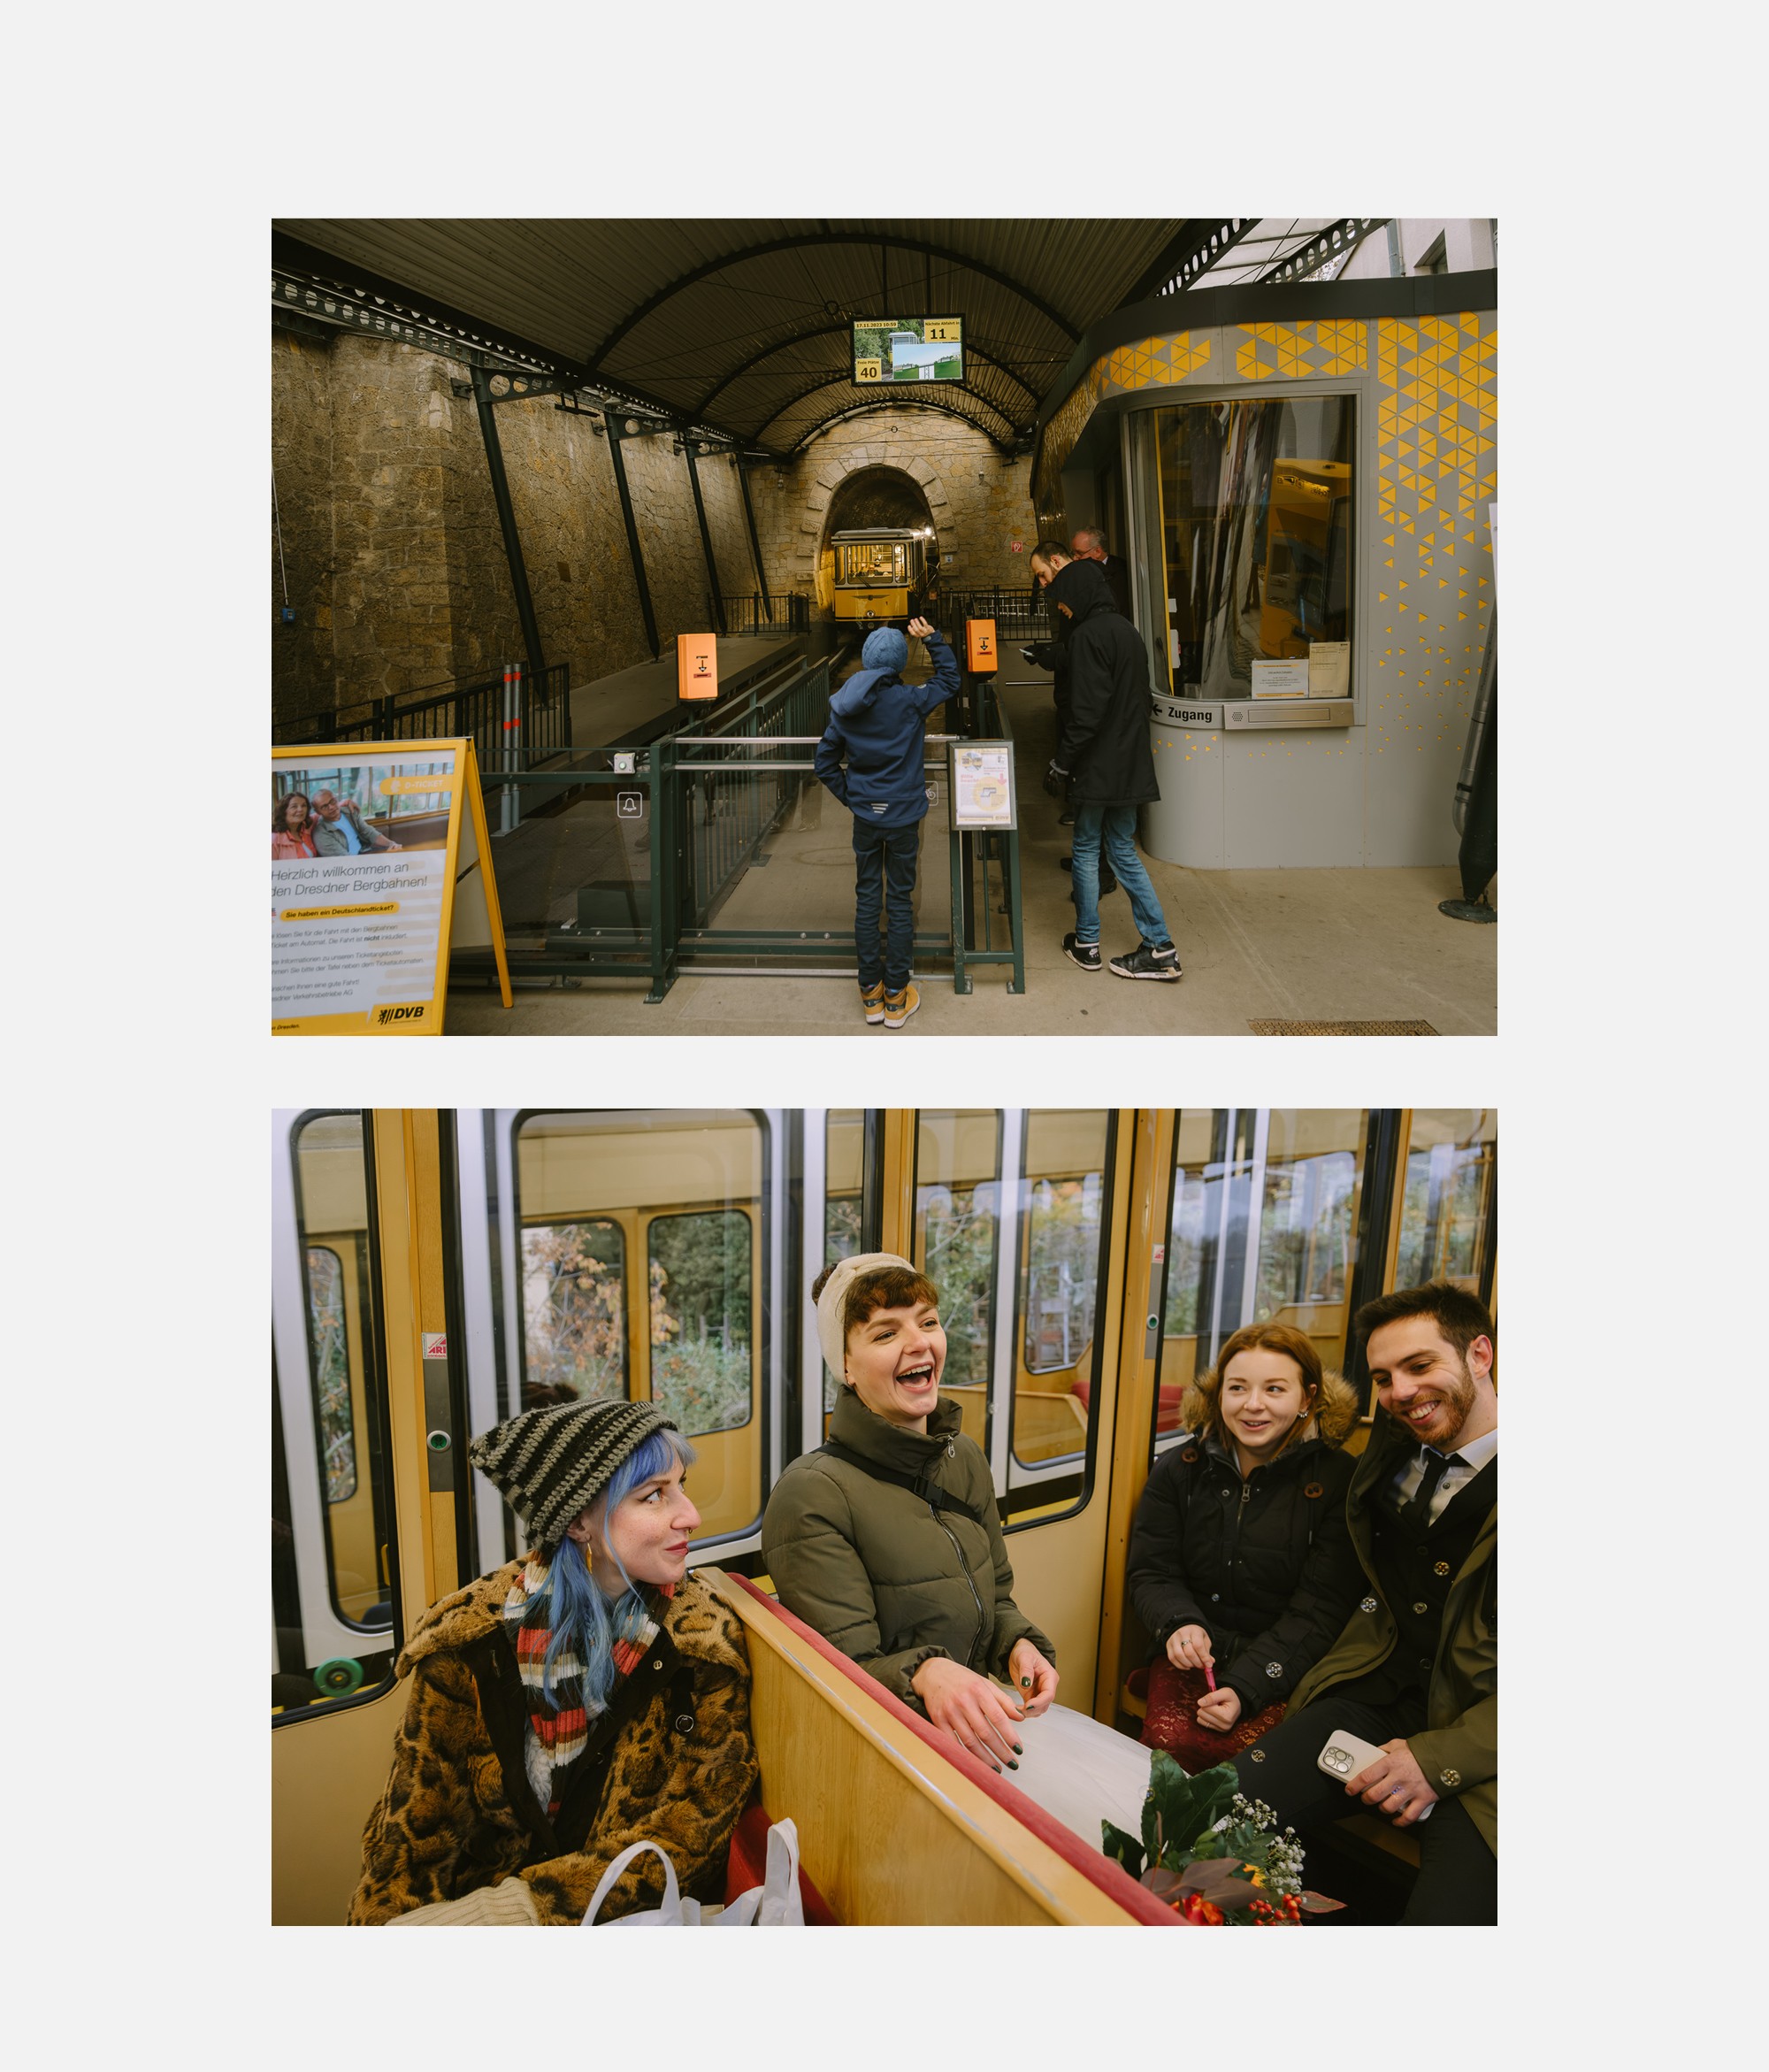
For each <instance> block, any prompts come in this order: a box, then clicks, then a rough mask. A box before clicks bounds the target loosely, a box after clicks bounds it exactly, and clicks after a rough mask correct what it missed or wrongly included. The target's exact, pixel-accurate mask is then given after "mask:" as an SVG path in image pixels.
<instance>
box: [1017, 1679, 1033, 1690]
mask: <svg viewBox="0 0 1769 2072" xmlns="http://www.w3.org/2000/svg"><path fill="white" fill-rule="evenodd" d="M1031 1687H1032V1679H1031V1678H1030V1677H1021V1678H1020V1688H1021V1690H1022V1691H1030V1689H1031Z"/></svg>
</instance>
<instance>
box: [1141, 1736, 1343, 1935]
mask: <svg viewBox="0 0 1769 2072" xmlns="http://www.w3.org/2000/svg"><path fill="white" fill-rule="evenodd" d="M1100 1826H1101V1829H1102V1830H1103V1832H1104V1835H1105V1844H1104V1846H1105V1851H1106V1853H1107V1855H1108V1856H1110V1857H1112V1858H1114V1860H1115V1861H1117V1862H1119V1863H1122V1865H1123V1867H1124V1869H1126V1870H1128V1871H1129V1872H1130V1876H1132V1877H1133V1878H1135V1879H1136V1880H1137V1883H1138V1884H1141V1885H1143V1886H1145V1888H1146V1889H1147V1890H1148V1891H1149V1892H1153V1894H1154V1896H1155V1897H1156V1899H1165V1900H1166V1901H1167V1903H1168V1906H1170V1907H1172V1908H1173V1909H1174V1911H1175V1912H1176V1914H1180V1915H1183V1916H1184V1918H1185V1919H1186V1920H1187V1921H1189V1922H1193V1923H1195V1924H1196V1925H1198V1926H1199V1927H1211V1928H1216V1927H1229V1928H1275V1927H1279V1926H1283V1925H1285V1924H1288V1923H1290V1922H1298V1921H1300V1920H1301V1918H1302V1916H1303V1915H1305V1914H1332V1913H1336V1911H1337V1910H1338V1909H1339V1908H1340V1907H1342V1906H1344V1900H1342V1899H1326V1898H1324V1897H1323V1896H1322V1895H1321V1893H1319V1892H1305V1891H1304V1890H1303V1884H1302V1845H1301V1843H1300V1842H1298V1840H1297V1838H1296V1831H1295V1830H1294V1829H1293V1828H1285V1829H1284V1830H1283V1833H1282V1834H1280V1833H1279V1832H1278V1831H1277V1815H1276V1814H1275V1813H1274V1812H1273V1811H1272V1809H1271V1807H1269V1806H1267V1804H1266V1803H1265V1801H1264V1800H1262V1799H1253V1800H1249V1799H1245V1798H1244V1797H1243V1796H1242V1793H1241V1784H1240V1779H1239V1778H1238V1777H1237V1776H1236V1774H1235V1766H1234V1764H1233V1763H1231V1762H1219V1763H1218V1764H1217V1765H1216V1767H1215V1768H1214V1769H1204V1770H1199V1771H1198V1774H1197V1775H1196V1776H1195V1777H1188V1776H1187V1775H1186V1773H1185V1772H1184V1771H1183V1769H1181V1768H1180V1767H1179V1765H1178V1764H1177V1763H1176V1761H1174V1760H1173V1758H1172V1756H1170V1755H1168V1754H1166V1752H1165V1751H1164V1750H1162V1749H1159V1748H1158V1749H1156V1750H1155V1752H1154V1754H1153V1757H1152V1758H1151V1759H1150V1762H1149V1795H1148V1797H1147V1798H1146V1799H1145V1800H1144V1801H1143V1838H1142V1840H1141V1841H1140V1842H1139V1841H1137V1838H1136V1837H1135V1836H1134V1835H1127V1834H1126V1833H1125V1832H1124V1830H1123V1829H1122V1828H1120V1827H1114V1826H1113V1824H1112V1823H1111V1822H1110V1821H1109V1820H1107V1821H1102V1822H1101V1823H1100Z"/></svg>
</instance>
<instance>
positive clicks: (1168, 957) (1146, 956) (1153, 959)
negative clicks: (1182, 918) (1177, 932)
mask: <svg viewBox="0 0 1769 2072" xmlns="http://www.w3.org/2000/svg"><path fill="white" fill-rule="evenodd" d="M1112 974H1113V976H1114V978H1165V979H1168V980H1172V979H1176V978H1178V977H1179V952H1178V951H1177V950H1176V948H1174V947H1173V945H1172V943H1170V942H1160V943H1147V942H1139V943H1138V944H1137V947H1136V948H1135V949H1133V950H1132V951H1131V952H1130V955H1129V956H1127V957H1114V958H1113V959H1112Z"/></svg>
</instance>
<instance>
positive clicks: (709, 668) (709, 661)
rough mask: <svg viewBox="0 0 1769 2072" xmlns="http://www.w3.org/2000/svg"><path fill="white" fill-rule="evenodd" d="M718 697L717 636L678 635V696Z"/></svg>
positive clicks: (700, 634)
mask: <svg viewBox="0 0 1769 2072" xmlns="http://www.w3.org/2000/svg"><path fill="white" fill-rule="evenodd" d="M676 695H677V696H678V698H716V697H717V696H718V695H719V660H718V636H717V634H716V633H678V634H677V635H676Z"/></svg>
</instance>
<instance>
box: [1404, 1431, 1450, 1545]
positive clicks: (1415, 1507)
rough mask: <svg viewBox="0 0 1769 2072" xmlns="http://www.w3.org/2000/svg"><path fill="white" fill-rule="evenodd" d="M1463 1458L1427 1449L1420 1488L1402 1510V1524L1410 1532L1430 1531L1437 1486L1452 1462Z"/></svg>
mask: <svg viewBox="0 0 1769 2072" xmlns="http://www.w3.org/2000/svg"><path fill="white" fill-rule="evenodd" d="M1461 1458H1462V1456H1461V1455H1460V1454H1436V1453H1433V1452H1432V1451H1431V1450H1430V1448H1429V1447H1427V1449H1426V1454H1425V1472H1424V1474H1423V1475H1421V1477H1420V1478H1419V1487H1418V1488H1417V1489H1416V1490H1414V1491H1413V1494H1412V1496H1411V1497H1410V1498H1409V1499H1408V1500H1407V1501H1406V1502H1405V1504H1403V1505H1402V1506H1401V1508H1400V1522H1401V1523H1402V1524H1403V1525H1405V1527H1406V1528H1407V1530H1408V1531H1413V1532H1424V1531H1428V1530H1429V1529H1430V1524H1431V1500H1432V1498H1433V1497H1434V1496H1436V1493H1437V1485H1438V1484H1439V1483H1440V1482H1441V1481H1443V1479H1444V1474H1445V1472H1446V1470H1448V1468H1449V1466H1450V1463H1451V1461H1459V1460H1460V1459H1461Z"/></svg>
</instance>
